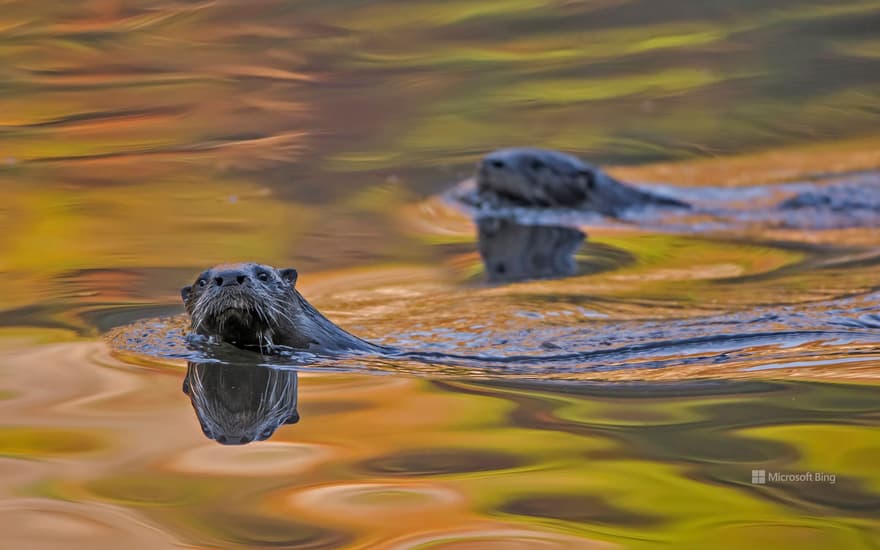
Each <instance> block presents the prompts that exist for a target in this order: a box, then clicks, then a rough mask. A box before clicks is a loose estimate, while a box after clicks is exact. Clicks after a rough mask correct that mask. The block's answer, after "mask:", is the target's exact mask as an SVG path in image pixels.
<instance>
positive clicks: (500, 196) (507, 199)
mask: <svg viewBox="0 0 880 550" xmlns="http://www.w3.org/2000/svg"><path fill="white" fill-rule="evenodd" d="M461 198H462V200H464V201H466V202H469V203H471V204H473V205H474V206H478V207H498V206H528V207H561V208H578V209H583V210H586V211H591V212H598V213H600V214H602V215H605V216H619V215H621V213H622V212H623V211H625V210H628V209H632V208H644V207H647V206H665V207H677V208H688V207H689V205H688V204H687V203H685V202H682V201H680V200H677V199H674V198H671V197H664V196H662V195H657V194H654V193H649V192H647V191H643V190H641V189H637V188H635V187H632V186H629V185H626V184H624V183H621V182H619V181H617V180H615V179H614V178H612V177H611V176H609V175H608V174H606V173H605V172H603V171H602V170H600V169H599V168H597V167H595V166H592V165H589V164H586V163H584V162H581V160H580V159H578V158H577V157H574V156H571V155H567V154H565V153H560V152H559V151H552V150H549V149H537V148H530V147H523V148H513V149H501V150H499V151H495V152H493V153H490V154H488V155H486V156H485V157H484V158H483V160H482V161H480V163H479V165H478V169H477V188H476V191H475V192H474V193H472V194H471V195H470V196H465V197H461Z"/></svg>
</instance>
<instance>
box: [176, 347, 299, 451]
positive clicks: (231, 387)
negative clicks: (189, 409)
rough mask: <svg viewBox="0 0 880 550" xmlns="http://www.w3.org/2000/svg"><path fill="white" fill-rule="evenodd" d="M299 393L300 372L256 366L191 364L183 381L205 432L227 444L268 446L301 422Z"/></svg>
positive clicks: (213, 363)
mask: <svg viewBox="0 0 880 550" xmlns="http://www.w3.org/2000/svg"><path fill="white" fill-rule="evenodd" d="M297 390H298V378H297V372H296V371H295V370H285V369H273V368H269V367H266V366H263V365H260V364H257V363H252V364H225V363H219V362H212V363H207V362H196V361H188V362H187V367H186V377H185V378H184V380H183V392H184V393H185V394H186V395H187V396H189V398H190V401H191V402H192V406H193V409H194V410H195V413H196V416H197V417H198V419H199V424H200V425H201V427H202V432H204V434H205V436H206V437H208V438H209V439H213V440H215V441H217V442H218V443H221V444H223V445H244V444H247V443H250V442H252V441H263V440H265V439H268V438H270V437H271V436H272V434H274V433H275V430H277V429H278V428H279V427H280V426H283V425H285V424H296V423H297V422H299V412H298V411H297V393H298V391H297Z"/></svg>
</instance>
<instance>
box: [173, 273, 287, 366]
mask: <svg viewBox="0 0 880 550" xmlns="http://www.w3.org/2000/svg"><path fill="white" fill-rule="evenodd" d="M296 278H297V272H296V270H295V269H275V268H273V267H270V266H266V265H259V264H253V263H246V264H233V265H219V266H216V267H213V268H211V269H209V270H207V271H205V272H203V273H202V274H201V275H199V276H198V278H197V279H196V281H195V283H194V284H192V285H190V286H185V287H183V288H182V289H181V290H180V295H181V297H183V303H184V305H185V306H186V311H187V312H188V313H189V315H190V318H191V322H192V326H191V328H192V331H193V332H195V333H197V334H202V335H205V336H213V337H217V338H219V339H221V340H223V341H225V342H229V343H230V344H233V345H235V346H238V347H242V348H259V349H263V348H271V346H272V344H273V342H274V339H275V337H276V335H278V334H281V333H283V332H284V331H285V330H287V331H289V330H290V328H291V327H292V325H293V321H292V318H291V313H292V312H291V310H290V308H291V304H295V303H296V302H297V300H296V299H295V295H296V291H295V290H294V285H295V283H296Z"/></svg>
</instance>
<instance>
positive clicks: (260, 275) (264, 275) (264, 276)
mask: <svg viewBox="0 0 880 550" xmlns="http://www.w3.org/2000/svg"><path fill="white" fill-rule="evenodd" d="M257 279H259V280H261V281H263V282H266V281H268V280H269V274H268V273H266V272H265V271H260V272H259V273H257Z"/></svg>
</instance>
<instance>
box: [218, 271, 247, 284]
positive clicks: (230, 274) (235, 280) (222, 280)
mask: <svg viewBox="0 0 880 550" xmlns="http://www.w3.org/2000/svg"><path fill="white" fill-rule="evenodd" d="M247 280H248V276H247V275H246V274H245V273H244V272H243V271H239V270H237V269H235V270H230V271H221V272H220V273H217V274H216V275H214V284H215V285H217V286H237V285H243V284H244V282H245V281H247Z"/></svg>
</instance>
